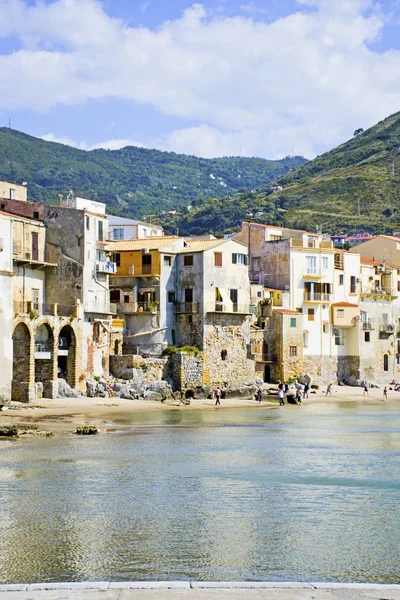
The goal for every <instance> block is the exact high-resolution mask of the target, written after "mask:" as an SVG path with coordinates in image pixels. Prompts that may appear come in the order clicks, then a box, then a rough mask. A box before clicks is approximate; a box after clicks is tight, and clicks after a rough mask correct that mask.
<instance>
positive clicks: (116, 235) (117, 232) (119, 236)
mask: <svg viewBox="0 0 400 600" xmlns="http://www.w3.org/2000/svg"><path fill="white" fill-rule="evenodd" d="M113 239H114V240H123V239H124V228H123V227H118V229H114V230H113Z"/></svg>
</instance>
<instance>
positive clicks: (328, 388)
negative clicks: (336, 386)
mask: <svg viewBox="0 0 400 600" xmlns="http://www.w3.org/2000/svg"><path fill="white" fill-rule="evenodd" d="M326 396H332V384H331V383H330V384H329V385H328V387H327V388H326V394H325V397H326Z"/></svg>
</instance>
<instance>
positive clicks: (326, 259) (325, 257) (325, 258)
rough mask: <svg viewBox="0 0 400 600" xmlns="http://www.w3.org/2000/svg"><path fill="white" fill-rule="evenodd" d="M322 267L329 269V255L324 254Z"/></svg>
mask: <svg viewBox="0 0 400 600" xmlns="http://www.w3.org/2000/svg"><path fill="white" fill-rule="evenodd" d="M322 268H323V269H327V268H328V257H327V256H323V257H322Z"/></svg>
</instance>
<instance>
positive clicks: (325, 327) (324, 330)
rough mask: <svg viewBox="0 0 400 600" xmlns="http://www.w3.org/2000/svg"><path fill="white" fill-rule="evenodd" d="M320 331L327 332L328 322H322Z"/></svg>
mask: <svg viewBox="0 0 400 600" xmlns="http://www.w3.org/2000/svg"><path fill="white" fill-rule="evenodd" d="M322 331H323V333H329V323H323V325H322Z"/></svg>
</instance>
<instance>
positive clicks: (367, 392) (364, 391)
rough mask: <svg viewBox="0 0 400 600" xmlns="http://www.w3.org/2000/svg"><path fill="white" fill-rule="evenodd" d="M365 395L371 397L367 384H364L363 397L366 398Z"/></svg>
mask: <svg viewBox="0 0 400 600" xmlns="http://www.w3.org/2000/svg"><path fill="white" fill-rule="evenodd" d="M365 394H367V396H369V391H368V384H367V383H364V390H363V396H365Z"/></svg>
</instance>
